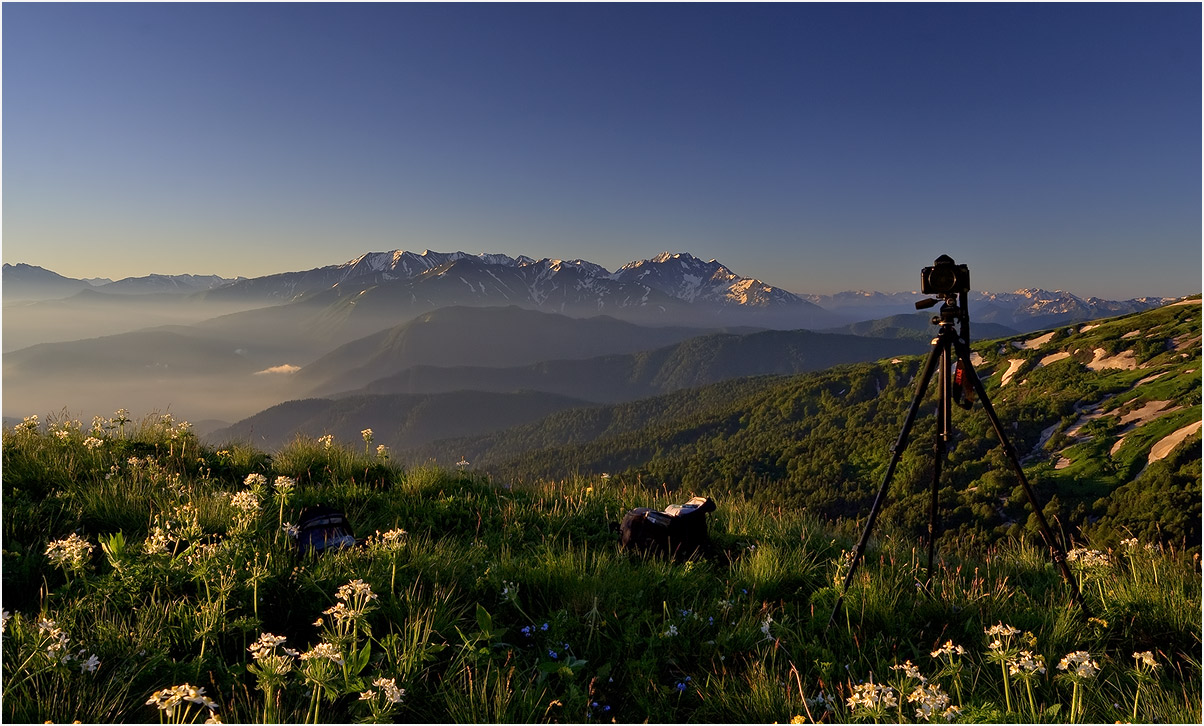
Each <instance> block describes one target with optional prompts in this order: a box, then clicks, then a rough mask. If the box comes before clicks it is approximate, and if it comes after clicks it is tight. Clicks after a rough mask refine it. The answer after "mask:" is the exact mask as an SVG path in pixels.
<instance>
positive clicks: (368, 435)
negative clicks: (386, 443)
mask: <svg viewBox="0 0 1204 726" xmlns="http://www.w3.org/2000/svg"><path fill="white" fill-rule="evenodd" d="M360 436H363V437H364V443H365V444H370V443H372V429H364V430H363V431H361V432H360Z"/></svg>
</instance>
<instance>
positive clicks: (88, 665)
mask: <svg viewBox="0 0 1204 726" xmlns="http://www.w3.org/2000/svg"><path fill="white" fill-rule="evenodd" d="M99 667H100V658H97V657H96V654H95V653H93V654H92V655H91V656H89V657H88V660H86V661H84V662H83V663H82V664H80V667H79V672H80V673H84V672H85V671H86V672H88V673H95V672H96V669H97V668H99Z"/></svg>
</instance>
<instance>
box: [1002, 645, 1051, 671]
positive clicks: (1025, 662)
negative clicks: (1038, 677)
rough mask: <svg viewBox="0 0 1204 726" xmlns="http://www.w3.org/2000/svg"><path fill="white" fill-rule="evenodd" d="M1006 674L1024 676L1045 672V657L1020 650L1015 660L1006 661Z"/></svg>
mask: <svg viewBox="0 0 1204 726" xmlns="http://www.w3.org/2000/svg"><path fill="white" fill-rule="evenodd" d="M1008 672H1009V673H1011V674H1012V675H1014V676H1026V675H1030V674H1033V673H1044V672H1045V657H1044V656H1042V655H1036V654H1033V653H1032V652H1030V651H1027V650H1022V651H1020V654H1019V655H1018V656H1016V657H1015V658H1012V659H1010V660H1008Z"/></svg>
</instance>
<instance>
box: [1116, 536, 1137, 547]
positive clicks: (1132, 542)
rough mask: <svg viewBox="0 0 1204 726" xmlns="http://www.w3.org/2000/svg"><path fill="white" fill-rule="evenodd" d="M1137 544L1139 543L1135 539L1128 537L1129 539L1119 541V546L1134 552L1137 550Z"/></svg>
mask: <svg viewBox="0 0 1204 726" xmlns="http://www.w3.org/2000/svg"><path fill="white" fill-rule="evenodd" d="M1138 544H1140V543H1139V542H1138V541H1137V538H1136V537H1130V538H1129V539H1122V540H1121V541H1120V546H1121V547H1124V548H1125V549H1126V550H1135V549H1137V546H1138Z"/></svg>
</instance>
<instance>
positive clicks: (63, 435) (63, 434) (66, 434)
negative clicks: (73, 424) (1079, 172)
mask: <svg viewBox="0 0 1204 726" xmlns="http://www.w3.org/2000/svg"><path fill="white" fill-rule="evenodd" d="M54 436H55V438H57V439H58V440H59V441H66V440H67V439H68V438H70V437H71V432H70V431H68V430H67V429H58V430H57V431H55V432H54Z"/></svg>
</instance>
